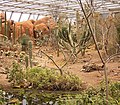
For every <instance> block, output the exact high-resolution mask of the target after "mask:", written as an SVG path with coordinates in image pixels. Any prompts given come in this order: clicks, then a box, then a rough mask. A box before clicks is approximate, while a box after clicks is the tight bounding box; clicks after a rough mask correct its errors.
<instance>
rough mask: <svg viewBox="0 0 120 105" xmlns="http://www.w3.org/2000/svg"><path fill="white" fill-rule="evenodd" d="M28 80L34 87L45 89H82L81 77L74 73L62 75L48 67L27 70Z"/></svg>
mask: <svg viewBox="0 0 120 105" xmlns="http://www.w3.org/2000/svg"><path fill="white" fill-rule="evenodd" d="M26 76H27V80H28V81H29V82H30V83H32V84H33V87H35V88H39V89H45V90H71V91H72V90H80V89H81V86H82V83H81V81H80V79H79V78H78V77H77V76H75V75H72V74H68V73H66V74H64V75H60V74H59V73H58V72H57V71H55V70H53V69H47V68H40V67H39V68H38V67H35V68H32V69H29V70H28V71H27V75H26Z"/></svg>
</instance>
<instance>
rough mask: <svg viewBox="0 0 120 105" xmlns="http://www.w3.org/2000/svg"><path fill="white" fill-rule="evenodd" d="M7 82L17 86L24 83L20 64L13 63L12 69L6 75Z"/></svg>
mask: <svg viewBox="0 0 120 105" xmlns="http://www.w3.org/2000/svg"><path fill="white" fill-rule="evenodd" d="M8 79H9V82H11V81H12V82H13V85H19V84H20V83H23V81H24V73H23V71H22V67H21V65H20V64H18V63H16V62H13V65H12V68H11V70H10V71H9V74H8Z"/></svg>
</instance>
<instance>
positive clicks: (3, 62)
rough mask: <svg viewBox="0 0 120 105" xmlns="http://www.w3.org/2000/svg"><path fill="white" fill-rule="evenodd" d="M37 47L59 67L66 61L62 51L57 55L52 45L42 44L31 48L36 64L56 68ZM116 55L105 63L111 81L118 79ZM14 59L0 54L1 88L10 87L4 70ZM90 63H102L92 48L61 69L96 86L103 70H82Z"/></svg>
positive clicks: (118, 59)
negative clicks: (39, 46) (42, 45)
mask: <svg viewBox="0 0 120 105" xmlns="http://www.w3.org/2000/svg"><path fill="white" fill-rule="evenodd" d="M39 49H40V50H41V51H44V52H45V53H46V54H47V55H49V56H50V57H52V59H53V60H54V61H55V62H56V64H57V65H58V66H59V67H62V65H63V64H64V63H65V62H66V61H65V60H64V56H63V54H62V53H60V56H59V57H57V53H56V51H55V50H53V48H52V47H45V46H44V47H41V48H38V47H37V48H34V49H33V63H35V64H37V65H38V66H41V67H49V68H56V69H57V67H56V66H55V65H54V64H53V62H52V61H51V60H50V59H48V57H47V56H45V55H44V54H41V53H38V50H39ZM118 57H119V56H118ZM118 57H116V58H117V59H112V60H111V61H110V62H109V63H107V75H108V79H109V80H111V81H120V57H119V58H118ZM67 59H68V57H67ZM14 60H17V58H14V57H6V56H0V85H2V86H3V88H6V89H8V88H10V85H11V84H10V83H9V82H8V79H7V75H6V73H4V72H6V69H7V68H10V67H11V65H12V62H13V61H14ZM91 63H94V64H96V65H99V66H101V65H102V64H101V61H100V58H99V56H98V53H97V51H95V50H94V49H88V50H87V52H86V54H85V56H81V55H78V57H77V61H76V62H75V63H74V64H73V63H72V61H69V62H68V64H67V65H66V66H65V67H64V68H63V70H64V71H69V72H71V73H73V74H76V75H77V76H78V77H79V78H80V79H81V80H82V81H83V82H84V83H86V84H87V85H88V86H98V84H99V83H100V82H101V81H102V80H103V79H104V71H103V70H94V71H90V72H84V71H82V70H83V65H87V64H91Z"/></svg>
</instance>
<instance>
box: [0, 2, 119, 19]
mask: <svg viewBox="0 0 120 105" xmlns="http://www.w3.org/2000/svg"><path fill="white" fill-rule="evenodd" d="M78 2H79V1H78V0H0V10H1V11H6V12H10V13H11V16H10V18H11V17H12V14H13V13H21V15H20V16H19V17H22V14H29V17H28V19H29V18H30V16H31V15H32V14H33V15H37V16H36V20H37V19H38V18H39V16H41V15H42V16H44V15H53V16H54V17H56V16H57V15H59V14H60V13H64V14H66V15H67V16H68V17H69V18H72V19H74V18H75V11H77V10H80V11H81V7H80V5H79V3H78ZM82 2H83V3H84V4H86V3H88V4H90V5H92V6H93V7H94V10H95V11H98V12H100V13H108V12H110V11H112V12H119V11H120V1H119V0H82ZM19 20H20V19H18V21H19Z"/></svg>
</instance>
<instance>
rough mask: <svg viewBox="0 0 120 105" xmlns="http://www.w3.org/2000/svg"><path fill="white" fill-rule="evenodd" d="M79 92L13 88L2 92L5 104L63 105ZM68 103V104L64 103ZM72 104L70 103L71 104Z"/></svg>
mask: <svg viewBox="0 0 120 105" xmlns="http://www.w3.org/2000/svg"><path fill="white" fill-rule="evenodd" d="M79 93H80V92H62V91H38V90H24V89H14V90H11V91H7V92H5V93H4V94H5V95H4V96H5V97H4V98H5V100H6V102H7V103H6V105H14V104H15V103H17V104H15V105H65V104H64V103H65V101H66V100H67V101H68V100H71V99H73V98H74V97H75V95H77V94H79ZM66 105H69V104H66ZM71 105H72V104H71Z"/></svg>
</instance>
